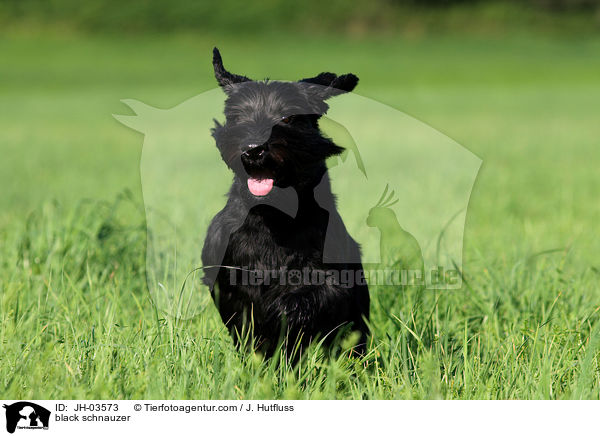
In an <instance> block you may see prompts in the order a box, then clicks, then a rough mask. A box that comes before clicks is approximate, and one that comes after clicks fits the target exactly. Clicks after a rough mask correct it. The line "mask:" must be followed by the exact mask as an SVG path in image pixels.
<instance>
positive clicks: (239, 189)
mask: <svg viewBox="0 0 600 436" xmlns="http://www.w3.org/2000/svg"><path fill="white" fill-rule="evenodd" d="M213 65H214V71H215V77H216V79H217V82H218V83H219V85H220V86H221V87H222V89H223V90H224V91H225V94H226V96H227V99H226V102H225V118H226V121H225V123H224V125H221V124H219V123H218V122H217V121H215V128H214V129H213V131H212V133H213V137H214V138H215V141H216V144H217V148H218V149H219V152H220V153H221V156H222V158H223V160H224V162H225V163H226V164H227V166H228V167H229V168H230V169H231V170H232V171H233V173H234V178H233V184H232V186H231V189H230V190H229V195H228V200H227V204H226V205H225V207H224V208H223V210H221V211H220V212H219V213H218V214H217V215H216V216H215V217H214V218H213V220H212V222H211V224H210V227H209V229H208V233H207V236H206V240H205V243H204V248H203V250H202V261H203V264H204V265H205V268H206V273H205V278H204V280H205V282H206V284H207V285H208V286H209V287H210V288H211V293H212V296H213V299H214V301H215V304H216V306H217V308H218V310H219V312H220V314H221V317H222V320H223V322H224V323H225V324H226V325H227V326H228V328H229V329H230V332H231V334H232V336H233V337H234V340H235V341H236V342H237V341H239V340H240V336H242V335H243V334H244V333H246V332H249V333H250V334H251V335H252V337H253V339H254V344H255V346H256V347H257V348H258V349H260V350H262V351H263V352H264V353H265V354H266V355H267V356H270V355H272V354H273V352H274V351H275V350H276V347H277V345H278V344H279V343H280V342H281V341H282V340H283V342H284V344H285V347H286V350H287V352H288V353H289V354H292V352H293V350H295V349H297V348H300V350H301V349H303V348H305V347H306V346H307V345H308V344H309V343H310V342H311V341H313V340H315V339H322V340H323V343H325V344H331V343H332V342H333V340H334V339H335V338H336V337H339V336H340V332H342V331H344V332H347V331H349V330H354V331H358V332H359V340H358V344H357V345H356V346H355V348H354V349H355V350H356V351H357V352H358V353H363V352H364V350H365V343H366V336H367V325H366V321H367V320H368V318H369V293H368V288H367V285H366V282H365V281H364V273H363V267H362V264H361V260H360V249H359V246H358V244H357V243H356V242H355V241H354V240H353V239H352V237H351V236H350V235H349V234H348V232H347V231H346V228H345V226H344V223H343V222H342V219H341V217H340V216H339V214H338V212H337V210H336V207H335V198H334V196H333V194H332V192H331V187H330V183H329V177H328V174H327V167H326V165H325V160H326V159H327V158H328V157H330V156H334V155H337V154H339V153H341V152H342V151H343V149H342V148H341V147H338V146H337V145H335V144H334V143H333V142H332V141H331V140H330V139H328V138H326V137H325V136H323V134H322V133H321V131H320V130H319V125H318V120H319V118H320V117H321V116H322V115H323V114H324V113H325V112H326V111H327V109H328V106H327V103H326V102H325V100H327V99H328V98H330V97H333V96H336V95H339V94H342V93H344V92H349V91H352V89H354V87H355V86H356V84H357V82H358V78H357V77H356V76H354V75H353V74H345V75H342V76H337V75H335V74H332V73H321V74H319V75H318V76H316V77H314V78H310V79H304V80H300V81H298V82H292V83H288V82H278V81H269V80H265V81H252V80H250V79H248V78H247V77H245V76H240V75H236V74H232V73H229V72H228V71H227V70H225V68H224V67H223V63H222V60H221V56H220V54H219V51H218V50H217V49H216V48H215V49H214V52H213ZM252 180H255V181H264V180H271V181H272V184H273V186H272V189H271V190H270V191H269V192H268V194H266V195H258V196H257V195H254V194H253V193H252V192H251V191H250V189H249V188H250V186H251V185H250V183H251V181H252ZM214 265H220V267H212V266H214ZM286 271H287V272H291V271H302V272H303V273H304V274H305V275H304V276H303V277H304V279H303V280H296V279H294V280H292V279H290V277H292V276H293V274H295V272H291V273H290V274H291V275H288V276H282V275H278V274H280V273H286ZM248 272H254V273H256V272H258V273H260V274H262V275H259V277H262V278H263V280H262V281H260V282H258V283H257V282H249V281H248V280H247V278H248ZM332 272H338V273H340V275H337V274H333V275H332V274H331V273H332ZM350 273H351V274H353V275H354V277H356V278H361V280H356V282H355V283H350V284H348V283H345V282H342V281H341V279H339V277H342V274H345V275H346V276H348V275H349V274H350ZM269 274H270V275H271V276H270V279H268V280H264V278H265V277H268V276H269ZM323 276H326V277H327V279H326V280H322V277H323ZM244 277H246V281H245V282H244ZM286 277H287V278H286ZM306 277H312V279H311V280H309V281H308V282H307V281H306ZM315 277H319V278H320V279H319V280H316V279H315ZM292 278H293V277H292Z"/></svg>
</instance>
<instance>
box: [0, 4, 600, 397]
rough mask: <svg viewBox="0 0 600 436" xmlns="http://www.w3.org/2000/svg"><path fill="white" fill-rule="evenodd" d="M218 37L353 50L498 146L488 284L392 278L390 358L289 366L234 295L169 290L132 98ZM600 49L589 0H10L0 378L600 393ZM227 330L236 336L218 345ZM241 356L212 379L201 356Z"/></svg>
mask: <svg viewBox="0 0 600 436" xmlns="http://www.w3.org/2000/svg"><path fill="white" fill-rule="evenodd" d="M215 45H216V46H218V47H219V48H220V49H221V51H222V53H223V56H224V60H225V64H226V66H227V67H228V68H229V69H230V70H231V71H234V72H236V73H241V74H245V75H248V76H249V77H253V78H263V77H266V76H268V77H271V78H280V79H286V80H293V79H297V78H302V77H308V76H311V75H314V74H316V73H318V72H320V71H333V72H338V73H342V72H353V73H355V74H357V75H358V76H359V77H360V80H361V81H360V84H359V86H358V88H357V90H356V92H357V93H359V94H361V95H364V96H366V97H369V98H372V99H375V100H378V101H381V102H383V103H385V104H388V105H390V106H392V107H394V108H396V109H399V110H401V111H403V112H406V113H408V114H410V115H412V116H414V117H416V118H418V119H420V120H422V121H424V122H426V123H427V124H429V125H431V126H432V127H434V128H435V129H437V130H439V131H441V132H443V133H445V134H446V135H448V136H449V137H451V138H453V139H455V140H456V141H457V142H458V143H460V144H461V145H463V146H464V147H466V148H468V149H469V150H471V151H472V152H474V153H475V154H477V155H478V156H479V157H481V158H482V159H483V162H484V163H483V166H482V169H481V171H480V173H479V177H478V180H477V182H476V184H475V187H474V190H473V194H472V197H471V203H470V208H469V211H468V214H467V226H466V233H465V248H464V261H463V264H464V268H465V277H466V278H467V283H468V286H467V287H466V289H465V291H466V292H460V293H451V294H448V295H442V296H438V295H437V294H435V296H433V295H432V296H428V297H426V298H432V300H431V301H429V302H428V304H429V305H425V306H419V305H418V304H416V303H414V301H416V300H412V299H411V298H412V297H410V296H409V295H408V294H407V295H404V294H403V295H402V297H398V295H397V294H395V295H385V294H383V291H382V293H381V294H378V291H377V289H374V290H372V294H373V296H374V297H373V298H374V301H378V303H377V304H376V303H374V304H373V313H374V318H373V319H374V326H375V329H374V344H375V345H374V349H376V350H378V351H377V352H380V353H381V356H384V357H385V356H388V355H389V361H387V363H385V362H383V363H382V364H381V365H382V366H381V367H379V366H378V367H377V368H379V369H378V370H377V371H381V374H380V376H379V377H374V378H373V377H371V376H370V375H369V374H366V375H365V374H362V373H361V374H362V375H361V376H360V377H359V378H357V379H352V381H351V383H352V384H355V385H352V386H350V387H345V388H344V387H342V388H340V387H339V386H337V385H336V381H335V380H346V382H347V380H348V377H347V372H346V371H350V370H348V368H345V369H343V370H339V368H334V369H331V372H329V373H328V377H329V378H330V379H331V380H333V382H332V383H333V385H331V386H330V385H322V384H320V381H319V380H321V379H320V378H319V377H316V379H315V380H314V384H311V383H309V382H307V381H306V380H303V381H302V380H300V381H298V380H295V379H294V380H291V379H290V380H287V381H286V382H285V383H277V382H273V380H272V379H271V378H269V377H268V376H267V375H269V374H270V375H273V374H272V373H268V374H267V375H265V374H264V373H261V372H260V371H262V370H260V369H257V368H256V367H255V366H253V365H254V364H253V363H252V362H247V361H244V362H242V363H240V364H239V365H238V364H237V363H232V362H238V360H236V359H237V357H235V356H233V353H234V351H233V349H232V348H231V345H230V344H229V342H227V340H228V339H226V338H227V335H226V334H224V333H223V332H222V331H221V330H218V328H219V323H218V322H217V321H215V319H216V318H215V319H213V320H212V321H210V322H209V323H208V324H204V322H205V321H204V320H203V321H200V322H199V323H196V324H191V325H190V324H186V325H179V324H177V323H176V322H175V323H174V324H169V321H164V320H159V319H158V315H156V316H154V314H153V313H152V308H151V304H150V303H149V301H148V300H147V295H146V294H145V283H144V273H143V267H144V260H143V256H144V253H145V249H144V239H145V235H144V233H143V229H144V224H143V219H144V218H143V212H140V208H139V207H137V206H139V204H140V201H141V187H140V178H139V177H140V175H139V157H140V152H141V146H142V142H143V137H142V135H141V134H139V133H136V132H134V131H132V130H129V129H127V128H126V127H124V126H122V125H121V124H119V123H118V122H117V121H116V120H114V119H113V118H112V114H113V113H117V114H123V113H128V109H127V108H125V106H124V105H122V104H121V103H120V100H121V99H124V98H134V99H137V100H141V101H143V102H145V103H147V104H150V105H153V106H156V107H159V108H168V107H172V106H174V105H176V104H178V103H180V102H182V101H184V100H186V99H188V98H190V97H192V96H195V95H197V94H198V93H200V92H203V91H206V90H209V89H212V88H214V87H215V82H214V78H213V72H212V65H211V49H212V47H213V46H215ZM599 54H600V2H598V1H591V0H532V1H524V2H518V1H516V0H515V1H505V2H498V1H495V2H487V1H477V2H468V1H451V0H446V1H444V0H438V1H427V2H417V1H416V0H415V1H392V0H387V1H386V0H376V1H363V0H361V1H358V2H354V3H351V4H350V3H349V2H342V1H338V0H336V1H333V2H317V1H313V0H311V1H308V2H303V3H292V2H284V1H279V0H270V1H267V2H261V3H249V2H234V1H232V0H227V1H221V2H206V3H204V2H188V1H183V0H174V1H170V2H160V1H150V0H144V1H141V0H135V1H129V2H119V1H116V0H109V1H100V0H91V1H87V2H75V1H71V0H46V1H44V0H21V1H18V0H0V187H1V191H0V192H1V193H0V243H1V247H2V248H0V250H1V251H0V259H1V262H2V264H1V265H2V266H1V268H0V288H1V290H2V295H1V298H0V315H1V319H0V322H1V324H2V328H1V329H0V341H1V344H2V347H3V352H2V353H0V363H2V365H0V367H1V368H3V369H2V370H0V396H3V395H2V393H5V394H6V395H12V396H13V397H19V396H27V395H29V396H38V397H40V396H42V397H50V396H52V395H62V396H67V397H68V396H76V397H86V396H90V397H94V396H95V397H96V398H99V397H107V398H110V397H117V396H118V397H121V398H132V397H143V396H154V397H161V396H162V397H176V398H182V397H190V396H191V397H194V396H196V397H197V396H198V395H200V396H204V397H219V398H244V397H246V398H248V397H254V398H257V397H267V398H268V397H290V398H291V397H294V396H296V397H298V396H300V397H306V398H308V397H310V398H313V397H319V396H320V397H321V398H323V397H324V398H332V397H340V398H348V397H353V398H357V397H359V398H360V397H368V398H391V397H428V398H430V397H443V398H564V397H569V398H571V397H581V398H598V383H597V381H598V365H597V360H596V358H597V351H598V344H597V343H594V342H593V341H592V340H591V338H592V332H593V331H594V326H596V325H597V322H598V314H597V311H598V307H600V287H599V286H598V275H599V274H600V273H599V269H600V259H599V257H598V253H600V239H599V237H598V234H597V232H596V231H595V229H596V227H597V223H598V221H599V219H600V203H599V202H598V194H597V193H598V190H599V188H600V179H599V178H598V175H597V173H598V168H599V167H600V150H599V147H598V138H600V123H599V122H598V120H599V119H600V56H599ZM215 165H218V164H217V163H215ZM223 171H225V168H224V167H223ZM123 192H127V194H126V196H127V198H129V199H130V200H131V202H132V203H133V204H136V205H137V206H136V207H133V208H129V209H126V210H125V211H124V212H123V211H121V212H119V213H120V216H119V218H118V220H117V218H116V217H115V216H116V212H115V211H114V210H115V208H114V207H113V206H110V205H112V204H113V203H112V202H113V201H114V199H115V198H117V197H118V196H119V195H121V194H122V193H123ZM119 198H121V197H119ZM83 199H90V200H91V203H85V202H84V203H82V200H83ZM82 204H83V205H84V206H82ZM86 204H92V205H93V206H85V205H86ZM88 207H90V208H89V209H86V208H88ZM82 208H83V209H82ZM434 297H435V298H434ZM436 298H437V299H436ZM440 298H441V299H440ZM407 299H408V300H407ZM419 301H422V300H419ZM420 304H422V303H420ZM432 308H435V312H433V311H432V310H433V309H432ZM438 309H439V310H438ZM389 313H392V314H395V316H397V317H398V319H401V320H402V323H400V324H398V323H396V321H393V319H392V317H391V316H390V314H389ZM433 313H435V317H432V316H431V315H430V314H433ZM407 326H410V327H411V328H410V330H407V329H406V327H407ZM217 330H218V331H219V332H220V333H219V335H220V336H219V338H221V340H222V341H225V342H224V343H226V344H229V345H227V346H226V347H225V349H226V351H225V352H223V354H222V355H219V354H218V353H217V354H214V355H213V354H212V353H213V351H212V350H214V348H213V347H214V345H211V347H208V348H205V349H202V348H198V344H197V343H196V341H197V340H198V338H199V337H200V336H202V335H204V336H207V335H214V334H215V333H214V332H215V331H217ZM414 332H416V333H415V334H418V336H419V339H418V340H416V339H415V337H414V335H413V333H414ZM99 337H101V338H102V340H99V339H98V338H99ZM152 338H154V339H152ZM157 338H158V339H157ZM396 340H397V341H400V342H396ZM107 344H108V345H107ZM111 344H112V345H111ZM526 344H534V345H533V346H532V347H531V348H527V347H528V346H526ZM594 344H595V345H594ZM107 347H109V348H110V350H109V351H107V350H108V349H107ZM127 347H130V348H127ZM156 347H158V348H156ZM394 347H396V348H394ZM523 347H524V348H523ZM540 347H541V348H540ZM136 350H143V351H142V352H141V354H140V353H138V352H137V351H136ZM524 350H527V351H526V352H525V351H524ZM111 353H112V354H111ZM186 353H188V354H186ZM215 353H216V352H215ZM386 353H388V354H386ZM40 356H43V359H42V358H41V357H40ZM184 356H185V359H184ZM399 356H400V357H399ZM415 356H416V357H415ZM507 356H510V359H511V360H510V361H509V362H507V360H506V359H507ZM203 359H204V360H203ZM219 359H221V361H222V362H225V361H226V362H228V363H227V365H225V366H223V367H222V368H221V371H222V372H219V371H217V369H215V370H214V371H215V372H214V373H211V374H210V377H212V378H213V379H214V380H215V383H214V385H212V384H211V385H209V384H207V383H208V382H206V379H205V378H206V377H209V374H208V373H206V374H205V373H199V374H198V373H196V372H194V371H196V369H194V368H193V367H189V365H190V361H199V360H203V361H204V362H205V364H206V365H209V366H210V367H211V368H213V366H214V367H215V368H217V367H218V365H217V363H216V361H217V360H219ZM398 359H399V360H398ZM419 359H422V360H419ZM432 362H433V363H432ZM542 362H547V363H543V364H542ZM548 362H549V363H548ZM581 362H583V363H581ZM580 363H581V365H583V366H581V365H580ZM232 365H233V366H232ZM544 365H546V366H544ZM586 365H587V366H586ZM580 367H582V368H584V369H585V371H584V370H581V371H582V372H579V369H578V368H580ZM211 371H212V369H211ZM272 371H277V370H276V369H273V370H272ZM323 371H328V370H327V369H323ZM340 371H341V372H340ZM440 371H441V375H440ZM99 374H102V376H99ZM182 374H185V376H183V375H182ZM247 374H250V375H249V376H247ZM378 374H379V373H378ZM178 377H179V378H178ZM336 377H337V378H336ZM362 377H364V380H363V378H362ZM49 378H50V379H51V380H54V381H55V382H53V383H46V381H47V380H48V379H49ZM257 380H258V381H257ZM424 380H425V381H426V382H424ZM202 383H204V384H202ZM290 392H292V393H290ZM298 392H301V393H298Z"/></svg>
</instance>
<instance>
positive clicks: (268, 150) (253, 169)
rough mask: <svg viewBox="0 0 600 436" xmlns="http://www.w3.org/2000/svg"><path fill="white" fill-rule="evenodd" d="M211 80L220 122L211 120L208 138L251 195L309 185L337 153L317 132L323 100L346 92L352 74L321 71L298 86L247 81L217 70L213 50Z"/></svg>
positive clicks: (218, 61) (216, 55) (352, 81)
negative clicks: (221, 100) (220, 97)
mask: <svg viewBox="0 0 600 436" xmlns="http://www.w3.org/2000/svg"><path fill="white" fill-rule="evenodd" d="M213 66H214V70H215V77H216V79H217V82H218V83H219V85H220V86H221V88H222V89H223V90H224V91H225V93H226V95H227V99H226V101H225V124H223V125H221V124H220V123H218V122H217V121H215V127H214V129H213V130H212V133H213V137H214V138H215V141H216V143H217V147H218V149H219V151H220V153H221V156H222V157H223V160H224V161H225V163H226V164H227V165H228V166H229V167H230V168H231V169H232V170H233V171H234V173H235V174H236V176H237V177H239V178H240V180H241V181H242V182H244V183H246V184H247V186H248V190H249V191H250V193H251V194H252V195H254V196H255V197H263V196H266V195H268V194H269V192H271V190H272V188H273V186H278V187H280V188H287V187H290V186H291V187H294V188H297V189H302V188H305V187H314V186H315V185H316V184H317V183H318V182H319V180H320V179H321V177H322V176H323V172H324V171H325V159H327V158H328V157H329V156H333V155H335V154H339V153H340V152H342V151H343V149H342V148H341V147H338V146H337V145H335V144H334V143H333V142H332V141H331V140H330V139H328V138H326V137H325V136H323V134H322V133H321V131H320V130H319V124H318V120H319V118H320V117H321V116H322V115H323V114H325V113H326V112H327V109H328V105H327V103H326V100H327V99H329V98H331V97H334V96H336V95H339V94H343V93H345V92H350V91H352V90H353V89H354V87H355V86H356V84H357V83H358V77H356V76H355V75H354V74H344V75H341V76H338V75H336V74H333V73H321V74H319V75H318V76H316V77H313V78H310V79H303V80H300V81H298V82H278V81H269V80H265V81H253V80H250V79H249V78H247V77H245V76H240V75H237V74H232V73H230V72H228V71H227V70H226V69H225V68H224V67H223V61H222V59H221V55H220V53H219V50H217V49H216V48H215V49H214V51H213Z"/></svg>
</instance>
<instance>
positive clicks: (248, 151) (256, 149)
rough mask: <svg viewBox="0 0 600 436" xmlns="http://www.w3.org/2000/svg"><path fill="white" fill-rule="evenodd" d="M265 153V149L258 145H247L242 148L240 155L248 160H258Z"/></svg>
mask: <svg viewBox="0 0 600 436" xmlns="http://www.w3.org/2000/svg"><path fill="white" fill-rule="evenodd" d="M264 153H265V148H264V147H263V146H262V145H258V144H248V145H245V146H244V147H242V155H243V156H245V157H247V158H250V159H254V160H256V159H258V158H260V157H261V156H262V155H263V154H264Z"/></svg>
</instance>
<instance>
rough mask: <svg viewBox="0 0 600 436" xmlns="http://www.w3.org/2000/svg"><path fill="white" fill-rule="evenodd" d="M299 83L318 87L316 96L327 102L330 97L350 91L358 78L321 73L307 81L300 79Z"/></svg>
mask: <svg viewBox="0 0 600 436" xmlns="http://www.w3.org/2000/svg"><path fill="white" fill-rule="evenodd" d="M300 83H309V84H312V85H319V88H318V91H317V92H318V94H319V95H320V96H321V97H322V98H323V100H327V99H328V98H330V97H335V96H336V95H340V94H343V93H345V92H350V91H352V90H353V89H354V88H356V85H357V84H358V77H356V76H355V75H354V74H352V73H349V74H342V75H341V76H338V75H337V74H333V73H321V74H319V75H318V76H315V77H311V78H309V79H302V80H300Z"/></svg>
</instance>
